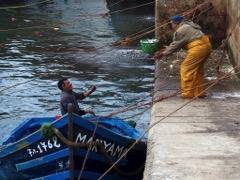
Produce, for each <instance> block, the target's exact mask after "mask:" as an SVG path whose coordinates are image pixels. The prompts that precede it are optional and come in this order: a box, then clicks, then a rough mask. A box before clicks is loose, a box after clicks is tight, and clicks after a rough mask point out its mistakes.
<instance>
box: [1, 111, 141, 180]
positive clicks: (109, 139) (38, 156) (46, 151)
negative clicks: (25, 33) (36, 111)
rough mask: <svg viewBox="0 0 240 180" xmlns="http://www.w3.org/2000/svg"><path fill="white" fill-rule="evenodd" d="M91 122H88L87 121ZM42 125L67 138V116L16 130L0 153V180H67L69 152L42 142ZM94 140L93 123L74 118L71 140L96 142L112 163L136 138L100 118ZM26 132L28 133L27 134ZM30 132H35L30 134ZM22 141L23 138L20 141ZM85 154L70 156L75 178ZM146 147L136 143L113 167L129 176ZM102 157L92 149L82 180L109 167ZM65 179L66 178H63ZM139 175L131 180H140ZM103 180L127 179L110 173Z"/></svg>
mask: <svg viewBox="0 0 240 180" xmlns="http://www.w3.org/2000/svg"><path fill="white" fill-rule="evenodd" d="M90 119H91V118H90ZM44 122H50V123H52V125H53V126H54V127H56V128H58V129H59V130H60V132H61V133H62V134H63V135H64V136H65V137H67V127H68V116H63V117H62V118H61V119H60V120H56V121H54V118H37V119H30V120H27V121H26V122H24V123H23V124H22V125H20V126H19V127H18V128H16V130H15V131H13V133H12V134H11V136H10V138H9V139H8V140H7V141H5V144H6V145H4V146H2V147H1V149H0V179H18V180H19V179H38V178H43V177H44V178H45V179H56V178H57V179H69V170H68V166H69V160H68V159H69V149H68V148H67V146H66V145H65V144H64V143H63V142H62V141H61V140H60V139H59V138H58V137H57V136H53V137H51V138H49V139H44V137H43V135H42V134H41V132H40V130H37V131H35V130H36V129H39V127H40V126H41V124H43V123H44ZM99 123H100V124H101V126H99V127H98V128H97V130H96V135H95V138H92V134H93V131H94V129H95V124H96V122H95V120H93V121H91V120H89V118H88V119H86V118H81V117H79V116H77V115H74V140H75V142H78V143H90V142H100V143H101V144H102V145H103V147H104V149H105V151H106V152H107V153H108V156H109V157H111V159H112V160H113V161H116V160H117V159H118V158H119V157H120V156H121V155H122V154H123V153H124V152H125V151H126V150H127V148H128V147H129V146H130V145H131V144H132V143H134V141H135V140H136V139H138V138H139V134H138V132H137V131H136V130H135V129H133V128H132V127H130V126H129V125H127V123H125V122H123V121H122V120H120V119H109V118H108V119H106V118H100V119H99ZM28 131H29V132H28ZM31 131H35V132H34V133H31ZM22 137H23V138H22ZM86 153H87V149H86V148H76V149H75V152H74V165H75V170H76V171H75V175H76V177H78V176H79V173H80V170H81V168H82V164H83V161H84V158H85V155H86ZM145 153H146V143H145V142H140V143H138V144H137V145H136V146H135V147H134V148H133V150H131V151H130V152H129V153H128V154H127V155H126V156H125V157H124V158H123V159H122V160H121V161H120V162H119V163H118V164H117V166H118V167H119V168H120V169H121V170H123V171H124V172H132V171H135V170H136V169H138V168H139V167H140V166H143V165H144V162H145ZM106 159H107V158H106V156H104V155H103V153H101V152H100V150H99V149H98V148H97V147H96V146H93V147H92V148H91V150H90V152H89V155H88V159H87V163H86V165H85V168H84V171H83V174H82V177H84V179H97V178H98V177H100V176H101V174H102V173H104V172H105V171H106V170H107V169H108V168H109V167H110V166H111V165H110V164H111V163H110V162H109V161H107V160H106ZM65 177H66V178H65ZM141 177H142V171H139V172H138V173H137V174H135V175H134V176H132V177H131V179H141ZM105 178H107V179H129V177H127V176H123V175H120V174H118V173H117V172H116V171H115V170H111V171H110V172H109V173H108V174H107V176H106V177H105Z"/></svg>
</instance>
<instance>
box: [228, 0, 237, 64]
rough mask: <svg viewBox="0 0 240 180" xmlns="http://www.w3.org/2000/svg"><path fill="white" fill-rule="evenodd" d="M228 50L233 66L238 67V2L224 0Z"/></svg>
mask: <svg viewBox="0 0 240 180" xmlns="http://www.w3.org/2000/svg"><path fill="white" fill-rule="evenodd" d="M226 7H227V17H228V18H227V20H228V26H227V27H228V28H227V32H228V36H229V39H228V45H229V46H228V47H229V48H228V49H229V55H230V58H231V60H232V62H233V65H234V66H240V1H239V0H226Z"/></svg>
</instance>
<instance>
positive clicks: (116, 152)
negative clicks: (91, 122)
mask: <svg viewBox="0 0 240 180" xmlns="http://www.w3.org/2000/svg"><path fill="white" fill-rule="evenodd" d="M75 142H76V143H86V144H89V143H91V142H100V143H101V144H103V147H104V149H105V150H106V152H107V153H108V154H109V155H111V156H117V157H120V156H121V155H122V154H123V153H124V152H125V151H126V150H127V148H125V147H124V146H120V145H116V144H114V143H112V142H107V141H105V140H102V139H96V140H94V141H93V138H92V137H90V138H89V139H87V135H86V134H84V135H82V134H81V133H78V135H77V138H76V140H75ZM91 151H94V152H98V149H97V147H96V146H93V147H92V148H91Z"/></svg>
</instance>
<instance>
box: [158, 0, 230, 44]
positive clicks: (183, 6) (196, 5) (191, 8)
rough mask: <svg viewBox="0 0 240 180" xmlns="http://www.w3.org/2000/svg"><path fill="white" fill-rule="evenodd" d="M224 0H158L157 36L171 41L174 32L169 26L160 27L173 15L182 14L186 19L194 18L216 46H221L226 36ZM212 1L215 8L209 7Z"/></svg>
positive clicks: (164, 41) (162, 40)
mask: <svg viewBox="0 0 240 180" xmlns="http://www.w3.org/2000/svg"><path fill="white" fill-rule="evenodd" d="M223 1H225V0H209V1H206V0H182V1H179V0H167V1H166V0H156V9H155V20H156V22H155V23H156V31H155V32H156V33H155V35H156V37H157V38H158V39H160V42H162V43H163V44H167V43H169V41H171V38H170V37H171V36H170V35H171V34H172V32H171V31H170V29H169V26H166V27H164V28H158V27H159V26H161V25H162V24H164V23H165V22H166V21H169V20H170V18H171V17H172V16H173V15H175V14H182V15H184V16H185V18H186V19H193V20H194V22H195V23H198V24H199V25H201V26H202V28H203V31H204V33H206V34H208V35H209V36H210V39H211V40H212V42H213V44H214V45H215V47H217V46H219V45H220V44H221V41H222V40H223V39H224V38H225V37H226V10H225V6H224V3H222V2H223ZM210 3H212V4H213V8H209V4H210ZM193 17H195V18H193ZM169 39H170V40H169Z"/></svg>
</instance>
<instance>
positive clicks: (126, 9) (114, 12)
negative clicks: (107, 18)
mask: <svg viewBox="0 0 240 180" xmlns="http://www.w3.org/2000/svg"><path fill="white" fill-rule="evenodd" d="M154 3H155V1H152V2H149V3H144V4H141V5H138V6H133V7H129V8H125V9H121V10H117V11H113V12H108V13H106V14H105V15H112V14H116V13H119V12H124V11H128V10H132V9H137V8H139V7H143V6H148V5H151V4H154Z"/></svg>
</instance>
